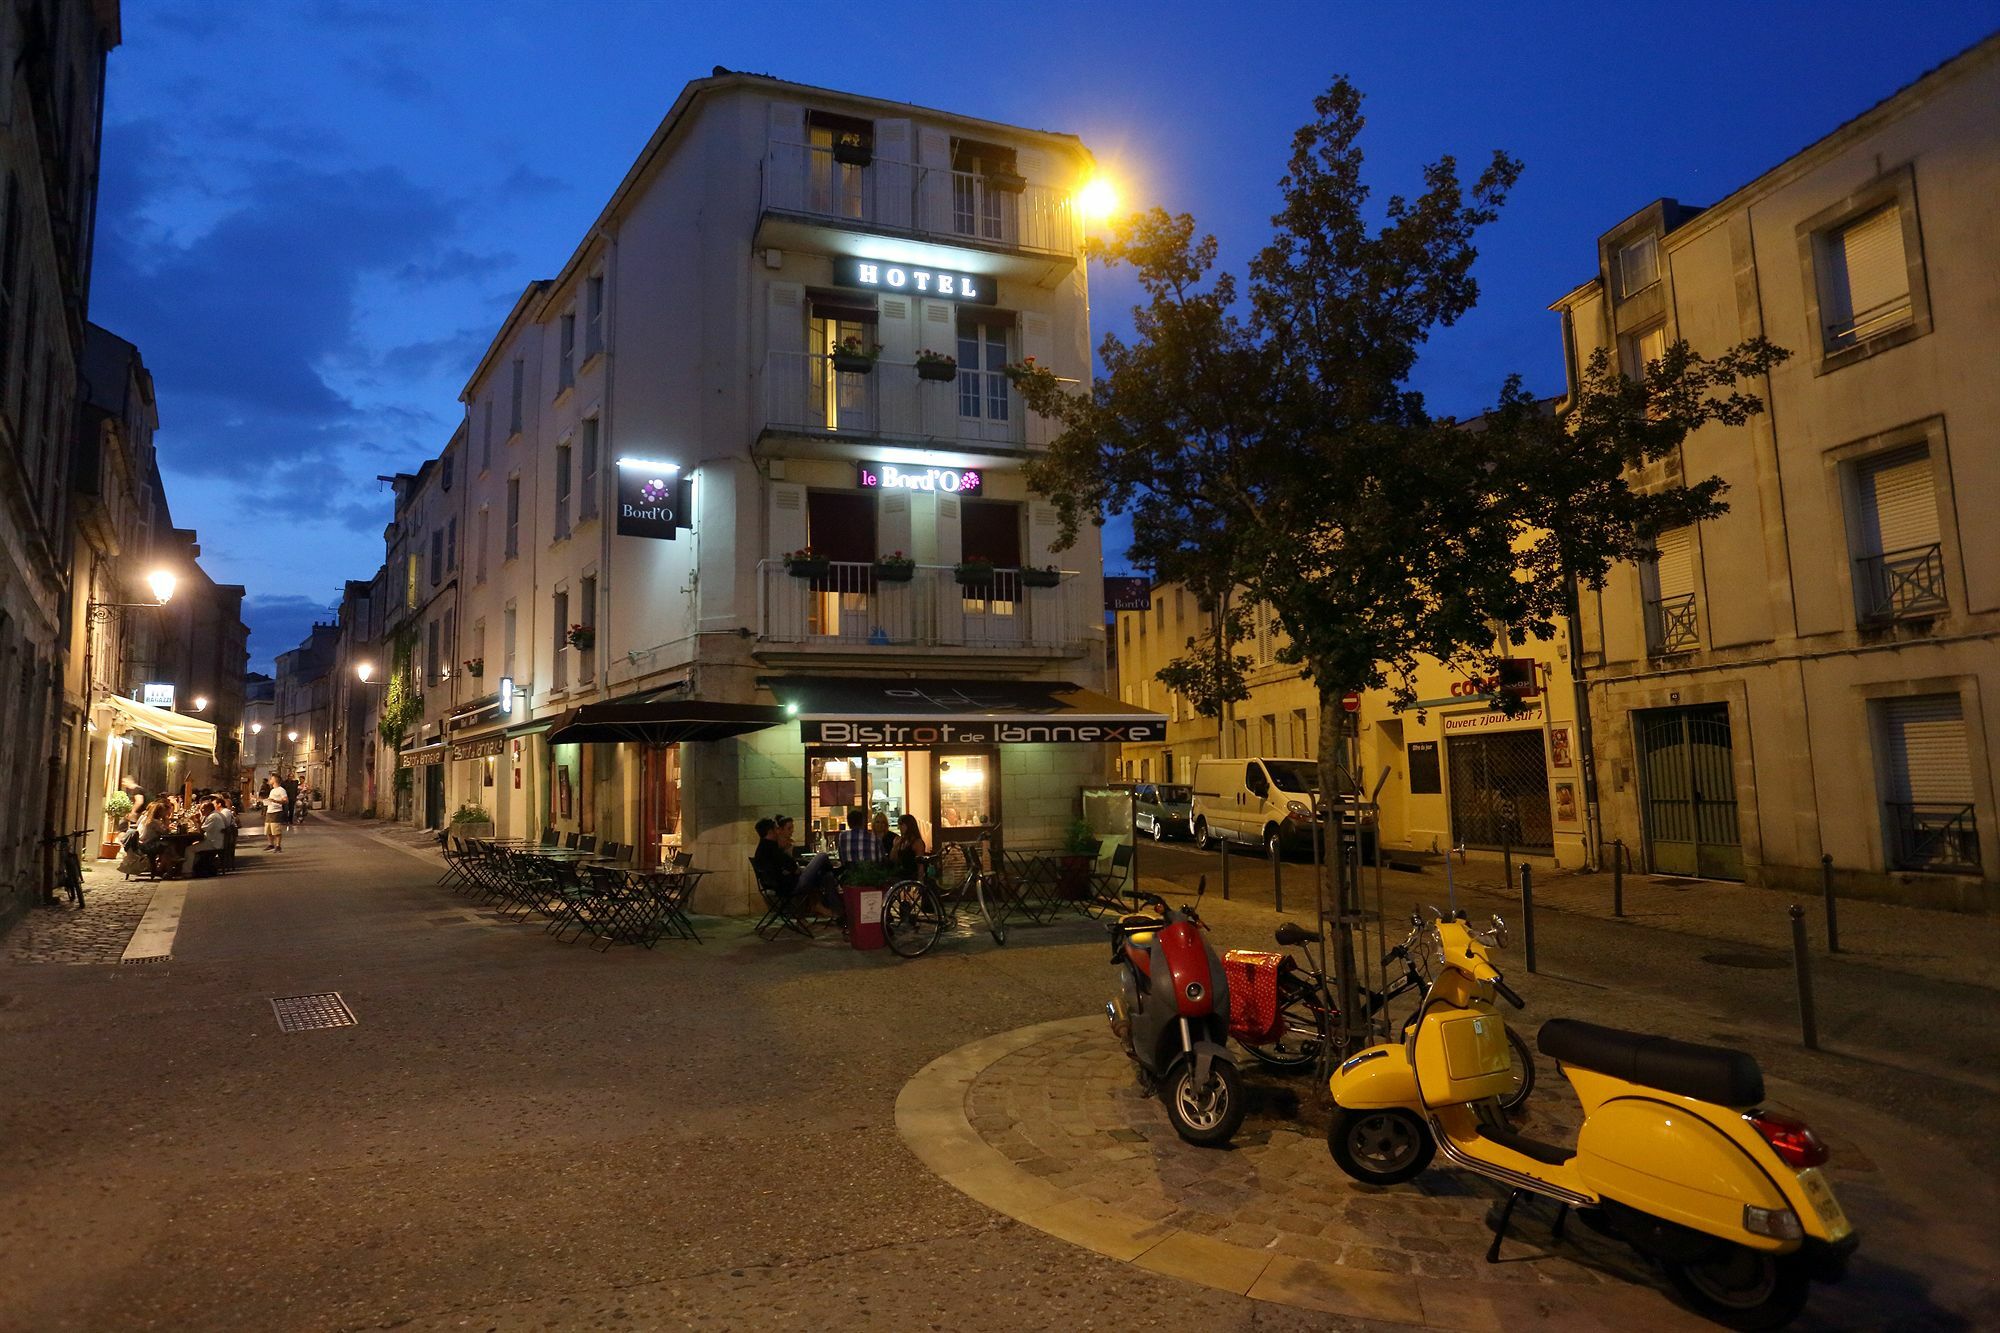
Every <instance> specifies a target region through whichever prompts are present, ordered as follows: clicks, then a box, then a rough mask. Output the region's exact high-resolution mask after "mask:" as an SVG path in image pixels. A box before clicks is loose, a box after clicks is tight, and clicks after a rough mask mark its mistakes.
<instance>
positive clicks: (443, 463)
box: [438, 453, 458, 491]
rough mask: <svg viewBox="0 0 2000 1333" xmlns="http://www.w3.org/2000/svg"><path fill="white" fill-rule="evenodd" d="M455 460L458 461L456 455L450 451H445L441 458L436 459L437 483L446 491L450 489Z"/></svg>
mask: <svg viewBox="0 0 2000 1333" xmlns="http://www.w3.org/2000/svg"><path fill="white" fill-rule="evenodd" d="M457 462H458V457H457V455H455V454H450V453H447V454H446V455H445V456H444V457H443V458H440V459H439V460H438V472H439V478H440V479H439V483H438V484H439V485H440V486H442V487H443V488H444V489H445V490H447V491H448V490H450V489H451V474H452V472H453V471H454V470H455V469H454V464H456V463H457Z"/></svg>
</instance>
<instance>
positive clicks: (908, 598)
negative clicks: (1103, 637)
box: [757, 560, 1091, 654]
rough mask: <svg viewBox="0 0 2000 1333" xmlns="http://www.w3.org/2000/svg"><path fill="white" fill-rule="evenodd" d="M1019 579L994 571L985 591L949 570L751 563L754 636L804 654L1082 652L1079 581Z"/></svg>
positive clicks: (1084, 614) (1069, 576)
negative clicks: (900, 575)
mask: <svg viewBox="0 0 2000 1333" xmlns="http://www.w3.org/2000/svg"><path fill="white" fill-rule="evenodd" d="M1023 572H1024V571H1021V570H1017V569H996V570H994V571H993V579H992V582H991V583H989V584H986V585H983V586H980V587H961V586H960V585H959V583H958V582H957V578H956V574H955V568H954V566H951V565H918V566H916V567H915V568H914V569H911V570H909V571H908V574H909V577H908V578H907V579H895V578H890V577H884V576H883V573H882V571H880V570H878V569H877V567H876V566H875V565H873V564H868V563H861V562H855V561H830V562H828V563H827V564H826V565H825V567H824V568H823V569H820V570H818V571H817V572H814V573H810V574H797V573H794V572H792V571H791V570H789V569H787V568H786V567H785V564H784V562H783V561H781V560H765V561H761V562H759V565H758V633H757V637H758V639H759V640H760V641H761V642H763V643H765V644H767V645H773V646H776V645H789V646H796V647H798V648H801V649H805V650H809V651H827V650H834V651H839V650H848V651H861V652H876V651H879V652H884V653H887V652H892V651H894V650H896V649H911V648H919V649H923V648H947V649H955V648H973V649H982V650H988V651H1006V650H1019V651H1023V652H1028V653H1043V654H1056V653H1064V654H1066V653H1072V652H1080V651H1082V650H1083V649H1084V648H1086V647H1087V646H1088V644H1089V641H1090V632H1091V624H1090V620H1091V617H1090V608H1089V607H1088V606H1087V605H1086V604H1085V598H1084V595H1083V594H1084V586H1083V584H1082V582H1081V581H1080V580H1079V579H1078V578H1077V576H1076V575H1075V574H1073V573H1069V572H1065V573H1063V574H1062V575H1061V576H1060V581H1059V582H1057V583H1056V584H1055V586H1053V587H1047V586H1041V587H1035V586H1029V585H1028V584H1027V583H1025V582H1024V580H1023ZM1028 573H1029V576H1030V577H1033V573H1032V571H1029V572H1028Z"/></svg>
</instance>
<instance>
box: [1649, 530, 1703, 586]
mask: <svg viewBox="0 0 2000 1333" xmlns="http://www.w3.org/2000/svg"><path fill="white" fill-rule="evenodd" d="M1656 547H1657V549H1658V551H1659V565H1658V575H1657V577H1658V580H1659V585H1660V600H1661V601H1663V602H1664V601H1668V600H1670V599H1672V598H1675V597H1686V596H1687V595H1688V594H1690V593H1692V592H1693V591H1694V529H1693V528H1668V529H1667V530H1666V531H1665V532H1663V533H1661V534H1660V537H1659V541H1658V542H1657V543H1656Z"/></svg>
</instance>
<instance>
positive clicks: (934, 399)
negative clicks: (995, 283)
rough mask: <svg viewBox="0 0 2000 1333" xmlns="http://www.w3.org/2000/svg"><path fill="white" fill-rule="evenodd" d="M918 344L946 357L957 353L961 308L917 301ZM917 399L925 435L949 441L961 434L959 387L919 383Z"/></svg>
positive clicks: (926, 300)
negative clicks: (959, 429) (959, 424)
mask: <svg viewBox="0 0 2000 1333" xmlns="http://www.w3.org/2000/svg"><path fill="white" fill-rule="evenodd" d="M917 313H918V315H919V318H918V320H917V346H918V347H919V348H920V349H924V350H927V351H932V352H942V353H944V355H946V356H950V357H956V356H957V355H958V308H957V307H956V306H954V305H953V304H952V303H951V302H950V301H933V300H928V299H925V300H920V301H918V302H917ZM917 401H918V402H919V403H920V404H921V405H922V416H923V434H925V435H927V436H929V437H931V438H932V439H942V440H949V439H953V438H954V437H956V436H957V434H958V386H957V385H956V384H950V383H945V384H935V383H932V382H930V381H928V380H920V381H918V383H917Z"/></svg>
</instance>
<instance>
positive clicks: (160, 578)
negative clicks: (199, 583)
mask: <svg viewBox="0 0 2000 1333" xmlns="http://www.w3.org/2000/svg"><path fill="white" fill-rule="evenodd" d="M179 583H180V580H179V579H177V578H175V577H174V575H173V572H172V571H171V570H165V569H156V570H154V571H153V572H152V573H150V574H148V575H147V576H146V586H147V588H148V589H149V590H150V591H151V592H152V594H153V600H152V601H150V602H100V601H96V600H94V599H93V600H91V601H89V602H86V603H84V616H85V618H86V619H88V620H89V621H90V623H92V624H93V625H102V624H104V623H105V622H107V621H111V620H116V619H118V617H119V616H121V615H123V614H124V613H125V612H126V611H129V610H130V609H132V608H133V607H135V606H139V607H160V606H165V605H166V604H167V603H168V602H170V601H172V600H173V596H174V588H175V587H176V586H178V584H179ZM203 702H204V703H206V702H207V701H206V700H204V701H203Z"/></svg>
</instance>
